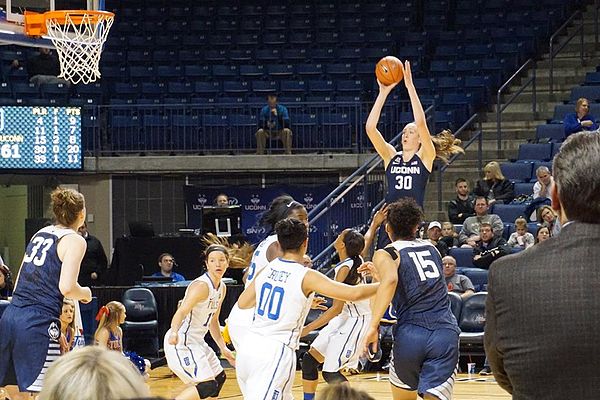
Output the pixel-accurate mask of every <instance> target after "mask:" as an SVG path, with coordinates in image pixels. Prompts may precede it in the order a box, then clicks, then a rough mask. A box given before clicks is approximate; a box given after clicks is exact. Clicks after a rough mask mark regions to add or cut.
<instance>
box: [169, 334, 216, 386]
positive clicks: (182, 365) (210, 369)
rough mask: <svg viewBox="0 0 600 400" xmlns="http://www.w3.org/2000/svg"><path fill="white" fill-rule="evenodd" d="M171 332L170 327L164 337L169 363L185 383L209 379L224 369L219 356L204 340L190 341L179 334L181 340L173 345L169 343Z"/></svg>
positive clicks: (195, 382)
mask: <svg viewBox="0 0 600 400" xmlns="http://www.w3.org/2000/svg"><path fill="white" fill-rule="evenodd" d="M170 334H171V330H170V329H169V330H168V331H167V334H166V335H165V339H164V349H165V356H166V358H167V365H168V366H169V368H170V369H171V371H173V372H174V373H175V375H177V376H178V377H179V379H181V380H182V382H183V383H185V384H186V385H187V384H190V383H194V384H197V383H200V382H203V381H208V380H211V379H214V377H215V376H217V375H219V374H220V373H221V372H222V371H223V367H222V366H221V362H220V361H219V357H217V355H216V354H215V352H214V351H213V349H211V348H210V346H209V345H208V344H206V343H205V342H204V341H203V340H202V341H193V342H190V341H186V340H184V338H183V337H182V336H181V335H179V342H178V343H177V345H175V346H173V345H172V344H169V335H170Z"/></svg>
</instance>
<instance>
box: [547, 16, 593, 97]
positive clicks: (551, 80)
mask: <svg viewBox="0 0 600 400" xmlns="http://www.w3.org/2000/svg"><path fill="white" fill-rule="evenodd" d="M579 15H581V24H580V25H579V29H577V30H576V31H575V32H573V33H572V34H571V35H569V37H568V38H567V40H566V41H565V42H564V43H563V44H562V45H561V46H560V47H559V48H558V49H557V50H556V51H555V50H554V39H555V38H556V37H557V36H558V35H559V34H560V33H561V32H562V31H564V30H565V29H566V28H567V27H568V26H569V24H570V23H571V22H572V21H573V20H574V19H575V18H576V17H577V16H579ZM583 21H584V15H583V13H582V12H581V11H580V10H577V11H575V12H574V13H573V15H571V16H570V17H569V19H567V20H566V21H565V23H564V24H562V25H561V26H560V28H558V29H557V30H556V31H555V32H554V33H553V34H552V36H550V45H549V46H548V48H549V50H548V53H549V54H548V55H549V57H550V60H549V61H550V76H549V77H548V81H549V82H548V83H549V89H550V96H553V95H554V56H556V55H557V54H558V53H559V52H560V51H561V50H562V49H563V48H564V47H565V46H566V45H567V44H568V43H569V42H570V41H571V39H573V38H574V37H575V35H577V34H578V33H580V32H579V31H580V30H581V53H580V57H581V63H582V64H583V36H584V24H583ZM597 23H598V21H596V24H597Z"/></svg>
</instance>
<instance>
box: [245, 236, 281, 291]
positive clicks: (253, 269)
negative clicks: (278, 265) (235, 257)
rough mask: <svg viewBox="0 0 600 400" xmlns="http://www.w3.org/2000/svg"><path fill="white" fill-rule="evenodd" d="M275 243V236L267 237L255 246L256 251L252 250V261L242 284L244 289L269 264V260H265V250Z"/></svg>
mask: <svg viewBox="0 0 600 400" xmlns="http://www.w3.org/2000/svg"><path fill="white" fill-rule="evenodd" d="M276 241H277V235H276V234H273V235H269V236H267V237H266V238H265V239H264V240H263V241H262V242H260V243H259V244H258V246H256V250H254V254H252V260H251V261H250V267H249V269H248V276H247V277H246V283H245V284H244V288H247V287H248V286H250V283H252V281H253V280H254V278H256V274H258V273H259V272H260V271H262V270H263V269H264V268H265V267H266V266H267V264H269V260H267V249H268V248H269V246H271V245H272V244H273V243H275V242H276Z"/></svg>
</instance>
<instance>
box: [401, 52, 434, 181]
mask: <svg viewBox="0 0 600 400" xmlns="http://www.w3.org/2000/svg"><path fill="white" fill-rule="evenodd" d="M403 73H404V84H405V85H406V89H407V90H408V96H409V97H410V104H411V106H412V112H413V117H414V118H415V125H417V133H418V134H419V138H420V139H421V148H420V150H419V156H420V158H421V161H423V164H425V166H426V167H427V169H428V170H429V171H431V170H432V169H433V161H434V160H435V157H436V155H435V147H434V145H433V141H432V140H431V133H430V132H429V127H428V126H427V119H426V117H425V111H423V106H422V105H421V100H419V95H418V94H417V89H416V88H415V85H414V83H413V79H412V71H411V68H410V62H409V61H405V62H404V71H403Z"/></svg>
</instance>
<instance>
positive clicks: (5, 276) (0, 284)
mask: <svg viewBox="0 0 600 400" xmlns="http://www.w3.org/2000/svg"><path fill="white" fill-rule="evenodd" d="M12 292H13V282H12V278H11V275H10V269H9V268H8V267H7V266H6V265H4V261H3V260H2V258H0V300H7V299H8V298H9V297H11V296H12Z"/></svg>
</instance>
